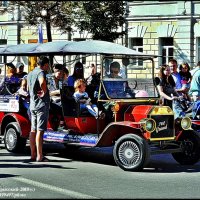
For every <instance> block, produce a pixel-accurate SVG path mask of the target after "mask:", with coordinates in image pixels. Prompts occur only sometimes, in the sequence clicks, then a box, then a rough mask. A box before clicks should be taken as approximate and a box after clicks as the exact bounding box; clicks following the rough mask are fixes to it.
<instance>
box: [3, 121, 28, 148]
mask: <svg viewBox="0 0 200 200" xmlns="http://www.w3.org/2000/svg"><path fill="white" fill-rule="evenodd" d="M19 130H20V129H19V125H18V123H17V122H12V123H9V124H8V125H7V126H6V129H5V134H4V144H5V148H6V149H7V150H8V151H9V152H19V151H22V150H23V149H24V148H25V146H26V138H22V137H20V132H19Z"/></svg>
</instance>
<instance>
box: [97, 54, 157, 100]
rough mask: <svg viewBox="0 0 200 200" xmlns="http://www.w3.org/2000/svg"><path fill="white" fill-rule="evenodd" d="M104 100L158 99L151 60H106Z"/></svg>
mask: <svg viewBox="0 0 200 200" xmlns="http://www.w3.org/2000/svg"><path fill="white" fill-rule="evenodd" d="M103 67H104V74H103V79H102V82H101V84H102V93H105V95H104V96H103V95H102V96H103V97H102V98H105V96H106V97H107V98H111V99H133V98H134V99H137V98H153V97H158V96H159V95H158V92H157V89H156V87H155V85H154V76H153V74H152V73H154V70H153V66H152V61H151V60H148V61H147V60H141V59H140V60H137V59H135V60H134V59H129V58H125V59H124V58H118V59H113V58H111V59H110V58H106V59H105V60H104V63H103Z"/></svg>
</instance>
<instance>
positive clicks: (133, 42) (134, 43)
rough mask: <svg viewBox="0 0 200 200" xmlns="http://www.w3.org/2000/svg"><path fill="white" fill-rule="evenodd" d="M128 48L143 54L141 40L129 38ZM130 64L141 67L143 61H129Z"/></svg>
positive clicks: (135, 59)
mask: <svg viewBox="0 0 200 200" xmlns="http://www.w3.org/2000/svg"><path fill="white" fill-rule="evenodd" d="M130 48H131V49H134V50H136V51H139V52H143V38H131V39H130ZM131 64H133V65H136V66H140V67H143V60H140V59H137V58H134V59H131Z"/></svg>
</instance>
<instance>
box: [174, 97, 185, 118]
mask: <svg viewBox="0 0 200 200" xmlns="http://www.w3.org/2000/svg"><path fill="white" fill-rule="evenodd" d="M172 109H173V111H174V119H176V118H179V117H184V116H185V112H184V110H183V108H182V107H181V105H180V102H179V101H177V100H174V101H173V103H172Z"/></svg>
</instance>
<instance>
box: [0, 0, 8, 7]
mask: <svg viewBox="0 0 200 200" xmlns="http://www.w3.org/2000/svg"><path fill="white" fill-rule="evenodd" d="M0 7H8V1H0Z"/></svg>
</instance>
